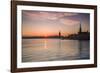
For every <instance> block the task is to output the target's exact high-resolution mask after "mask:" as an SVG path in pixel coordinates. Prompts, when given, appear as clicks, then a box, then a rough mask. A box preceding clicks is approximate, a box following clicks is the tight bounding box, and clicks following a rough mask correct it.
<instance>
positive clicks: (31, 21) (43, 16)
mask: <svg viewBox="0 0 100 73" xmlns="http://www.w3.org/2000/svg"><path fill="white" fill-rule="evenodd" d="M89 21H90V15H89V14H88V13H71V12H51V11H32V10H30V11H29V10H23V11H22V35H23V36H53V35H58V33H59V31H60V32H61V34H62V35H63V36H67V35H69V34H75V33H77V32H78V31H79V27H80V23H81V26H82V31H89V29H90V28H89V27H90V22H89Z"/></svg>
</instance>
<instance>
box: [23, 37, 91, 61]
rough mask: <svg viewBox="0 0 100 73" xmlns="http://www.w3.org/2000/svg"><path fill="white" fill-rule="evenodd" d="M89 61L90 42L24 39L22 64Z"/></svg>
mask: <svg viewBox="0 0 100 73" xmlns="http://www.w3.org/2000/svg"><path fill="white" fill-rule="evenodd" d="M81 59H89V41H88V40H84V41H79V40H61V39H23V40H22V62H40V61H63V60H81Z"/></svg>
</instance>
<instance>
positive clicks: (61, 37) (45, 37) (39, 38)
mask: <svg viewBox="0 0 100 73" xmlns="http://www.w3.org/2000/svg"><path fill="white" fill-rule="evenodd" d="M22 39H62V40H67V39H68V40H90V39H89V38H62V37H61V38H59V37H22Z"/></svg>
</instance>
